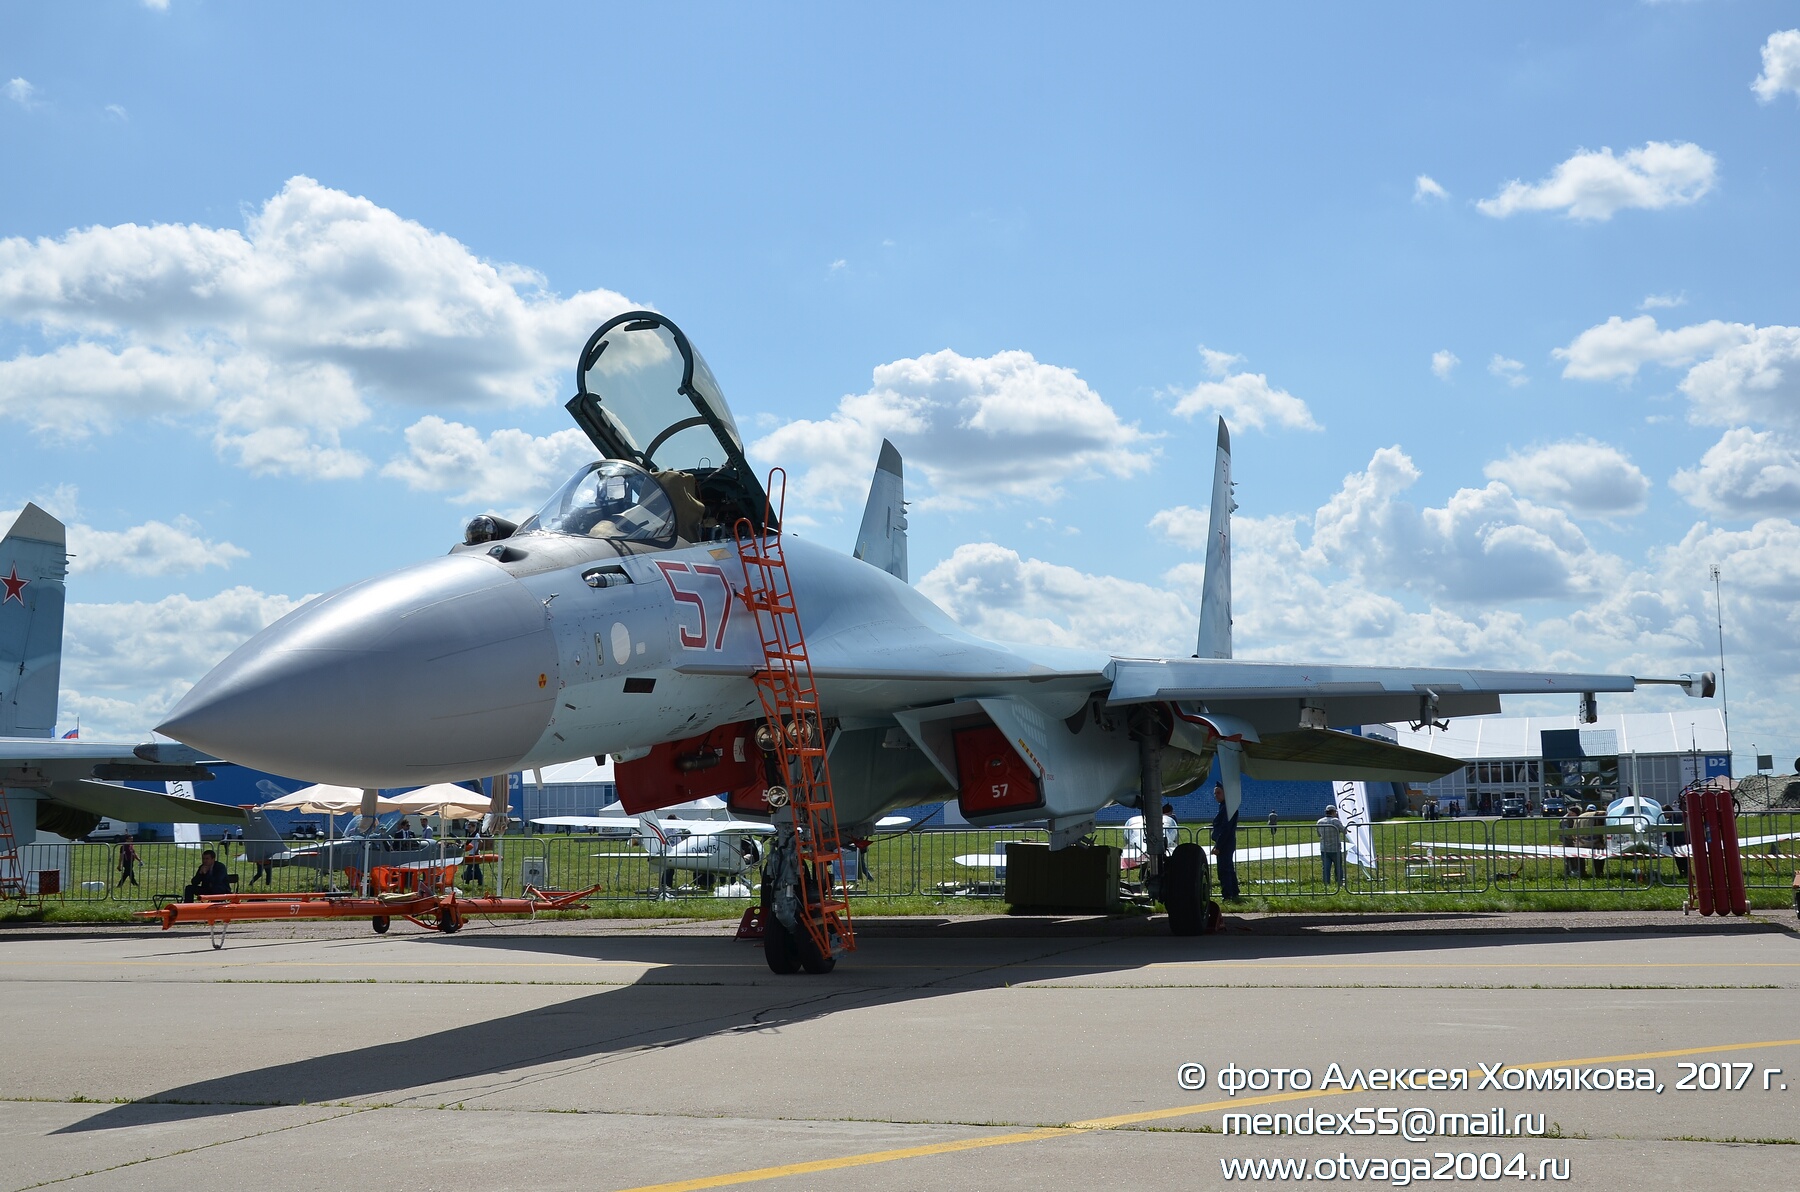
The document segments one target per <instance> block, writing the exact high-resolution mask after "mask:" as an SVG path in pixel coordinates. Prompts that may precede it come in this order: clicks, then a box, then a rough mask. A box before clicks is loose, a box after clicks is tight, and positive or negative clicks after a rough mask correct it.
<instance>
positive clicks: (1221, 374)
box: [1173, 347, 1323, 430]
mask: <svg viewBox="0 0 1800 1192" xmlns="http://www.w3.org/2000/svg"><path fill="white" fill-rule="evenodd" d="M1200 356H1201V359H1202V360H1203V361H1204V362H1205V367H1206V371H1207V374H1208V375H1209V376H1210V377H1211V378H1212V379H1211V380H1208V381H1201V382H1200V383H1199V384H1198V385H1195V386H1194V387H1193V388H1192V389H1187V390H1178V391H1176V392H1175V393H1174V394H1173V396H1174V398H1175V412H1176V413H1177V414H1180V415H1182V416H1184V417H1188V418H1192V417H1194V416H1195V415H1197V414H1210V413H1217V414H1222V415H1224V416H1225V421H1226V422H1228V423H1230V424H1231V425H1233V426H1240V427H1251V428H1255V429H1258V430H1260V429H1262V428H1263V427H1265V426H1269V425H1275V426H1285V427H1288V428H1289V429H1292V430H1322V429H1323V428H1322V427H1321V426H1320V425H1319V424H1318V423H1317V422H1316V421H1314V419H1313V415H1312V411H1311V410H1310V409H1308V408H1307V405H1306V403H1305V402H1304V401H1302V400H1300V399H1299V398H1297V397H1295V396H1294V395H1293V394H1291V393H1289V392H1288V391H1287V390H1285V389H1277V388H1276V387H1275V386H1273V385H1271V384H1269V378H1268V377H1266V376H1264V375H1263V374H1262V373H1249V372H1234V371H1233V370H1234V369H1235V368H1236V367H1237V366H1238V365H1240V364H1242V363H1243V362H1244V358H1243V357H1242V356H1234V355H1232V354H1231V353H1229V352H1216V351H1213V350H1212V349H1211V348H1206V347H1202V348H1201V349H1200Z"/></svg>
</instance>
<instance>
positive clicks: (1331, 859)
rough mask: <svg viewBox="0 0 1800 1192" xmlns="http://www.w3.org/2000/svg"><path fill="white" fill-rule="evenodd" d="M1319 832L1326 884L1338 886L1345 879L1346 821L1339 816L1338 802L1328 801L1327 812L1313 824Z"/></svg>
mask: <svg viewBox="0 0 1800 1192" xmlns="http://www.w3.org/2000/svg"><path fill="white" fill-rule="evenodd" d="M1313 830H1314V831H1315V832H1317V833H1318V834H1319V860H1320V862H1321V863H1322V864H1323V866H1324V869H1325V884H1326V885H1327V886H1337V885H1338V884H1340V883H1341V882H1343V880H1344V835H1345V833H1344V821H1343V820H1340V819H1339V818H1338V810H1337V804H1335V803H1327V804H1326V805H1325V814H1324V815H1322V816H1320V817H1319V822H1318V823H1316V824H1314V825H1313Z"/></svg>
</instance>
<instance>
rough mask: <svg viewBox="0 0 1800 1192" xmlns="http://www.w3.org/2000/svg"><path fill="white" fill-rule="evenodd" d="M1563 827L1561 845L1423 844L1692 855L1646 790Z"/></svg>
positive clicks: (1768, 840) (1743, 843)
mask: <svg viewBox="0 0 1800 1192" xmlns="http://www.w3.org/2000/svg"><path fill="white" fill-rule="evenodd" d="M1563 832H1564V835H1565V838H1566V839H1565V842H1564V843H1562V844H1474V843H1462V842H1458V841H1430V842H1425V841H1421V842H1420V844H1421V846H1427V847H1429V848H1431V849H1439V850H1443V851H1445V852H1463V853H1469V852H1491V853H1503V854H1506V855H1509V856H1517V857H1534V858H1541V859H1549V860H1554V859H1556V858H1559V857H1560V858H1564V859H1567V860H1579V861H1610V860H1616V859H1620V858H1624V859H1631V858H1634V857H1673V858H1679V859H1682V860H1685V859H1687V858H1688V857H1691V856H1692V855H1693V848H1692V846H1691V845H1689V844H1687V843H1686V842H1685V838H1684V842H1683V843H1681V844H1673V843H1671V842H1670V837H1671V836H1672V835H1675V834H1685V833H1686V832H1687V825H1686V824H1685V823H1672V822H1670V820H1669V818H1668V810H1667V809H1666V808H1664V807H1663V805H1662V804H1661V803H1659V802H1657V801H1656V800H1655V799H1652V798H1649V797H1648V796H1645V795H1621V796H1619V797H1618V798H1616V799H1614V800H1612V802H1610V803H1608V804H1607V805H1606V820H1605V822H1604V823H1603V824H1594V823H1593V822H1592V821H1588V822H1586V823H1577V824H1576V825H1575V826H1574V827H1573V828H1569V829H1564V830H1563ZM1595 837H1600V838H1601V840H1600V843H1599V845H1598V846H1597V847H1596V845H1595V844H1594V838H1595ZM1796 838H1800V832H1774V833H1770V834H1768V835H1764V836H1740V837H1738V850H1739V851H1740V852H1745V853H1747V852H1748V851H1749V850H1750V849H1752V848H1759V847H1761V846H1763V845H1768V844H1774V843H1777V842H1779V841H1784V840H1793V839H1796ZM1578 841H1579V842H1580V843H1577V842H1578Z"/></svg>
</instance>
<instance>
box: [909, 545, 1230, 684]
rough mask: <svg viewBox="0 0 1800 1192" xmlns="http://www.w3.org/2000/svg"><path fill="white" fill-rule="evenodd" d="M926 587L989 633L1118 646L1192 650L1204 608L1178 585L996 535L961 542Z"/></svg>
mask: <svg viewBox="0 0 1800 1192" xmlns="http://www.w3.org/2000/svg"><path fill="white" fill-rule="evenodd" d="M919 590H920V591H921V592H923V593H925V595H926V596H928V597H930V598H931V599H932V600H934V601H936V602H937V603H938V605H939V606H941V607H942V608H943V609H944V611H946V612H948V613H949V614H950V615H951V616H952V617H955V618H956V619H957V621H958V622H960V623H961V624H962V625H963V627H964V628H966V629H968V630H970V631H971V632H974V633H979V634H981V635H982V636H984V637H989V638H993V639H995V640H998V641H1015V642H1032V643H1035V644H1039V645H1051V646H1069V647H1086V648H1088V649H1099V650H1106V651H1109V652H1111V653H1115V654H1135V655H1148V656H1159V657H1160V656H1167V655H1170V654H1174V653H1176V652H1181V653H1187V652H1190V651H1191V645H1188V643H1191V641H1192V639H1193V636H1194V627H1195V626H1196V625H1197V624H1198V615H1199V614H1198V613H1197V612H1195V611H1194V609H1195V608H1197V607H1198V606H1197V605H1196V606H1194V607H1193V608H1190V607H1189V606H1188V604H1187V603H1186V602H1185V601H1184V600H1183V599H1182V598H1181V597H1180V596H1179V595H1177V594H1176V593H1174V592H1170V591H1167V590H1165V589H1162V588H1158V587H1154V586H1152V585H1150V584H1143V583H1137V582H1135V581H1132V580H1125V579H1119V578H1117V577H1114V576H1108V575H1094V574H1091V573H1089V572H1085V571H1080V570H1077V569H1076V568H1073V567H1064V566H1062V565H1060V564H1056V563H1046V562H1044V561H1043V560H1041V559H1030V558H1024V557H1021V556H1020V555H1019V553H1018V552H1017V551H1014V550H1012V549H1010V548H1009V547H1004V546H998V545H996V544H994V543H991V542H980V543H971V544H968V545H964V546H959V547H957V548H956V550H955V551H954V552H952V553H951V555H950V557H949V558H948V559H945V560H944V561H943V562H942V563H939V564H938V565H937V566H936V567H933V568H932V569H931V570H930V571H929V572H927V573H926V574H925V576H924V578H922V579H920V580H919ZM1184 645H1188V648H1187V649H1183V646H1184Z"/></svg>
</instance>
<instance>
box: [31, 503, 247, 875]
mask: <svg viewBox="0 0 1800 1192" xmlns="http://www.w3.org/2000/svg"><path fill="white" fill-rule="evenodd" d="M68 567H69V554H68V538H67V534H66V532H65V530H64V529H63V524H62V523H61V522H60V521H58V520H57V519H56V518H54V517H52V516H51V515H50V514H48V513H46V512H45V511H44V510H42V509H40V508H38V507H37V506H36V505H32V504H27V505H26V506H25V508H24V509H23V510H21V511H20V513H19V516H18V517H17V518H16V519H14V521H13V524H12V528H11V529H10V530H8V531H7V533H6V537H5V538H4V539H0V572H4V574H0V799H3V800H5V802H6V805H7V810H8V812H9V815H8V817H7V821H8V823H9V825H10V828H11V835H12V836H13V840H12V841H11V842H8V841H4V840H0V851H4V850H5V848H6V846H7V844H9V843H15V844H29V843H31V841H32V839H33V838H34V837H35V836H36V835H37V830H38V829H40V828H41V829H43V830H44V831H45V832H53V833H55V834H57V835H59V836H64V837H67V838H69V839H71V840H78V839H80V838H81V837H83V836H85V835H87V834H88V833H89V832H91V831H92V830H93V829H94V828H95V827H96V826H97V825H98V824H99V823H100V821H101V820H102V819H115V820H124V821H131V822H138V821H147V822H150V823H203V824H242V823H243V822H244V813H243V812H242V811H240V810H239V809H237V808H236V807H228V806H225V805H224V804H220V803H209V802H206V801H204V800H201V799H185V798H180V797H178V796H174V795H167V794H160V793H157V792H154V791H144V790H136V789H134V788H131V787H126V786H119V785H117V784H118V783H120V782H129V781H133V780H140V779H147V780H150V781H154V782H177V781H193V780H196V779H200V780H204V779H210V778H211V777H212V776H213V775H212V772H211V771H209V770H207V769H206V767H205V764H204V763H206V762H207V761H210V760H212V759H210V758H208V757H206V756H205V755H204V754H201V753H199V752H197V751H195V750H193V749H191V748H188V747H187V746H184V745H177V744H175V743H174V742H172V741H143V742H123V741H93V740H87V741H83V740H79V739H70V738H64V737H58V736H56V735H55V733H56V703H57V698H58V695H59V694H60V691H59V689H60V687H61V684H62V631H63V596H64V580H65V577H66V576H67V575H68ZM5 877H6V875H4V874H0V880H4V879H5Z"/></svg>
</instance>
